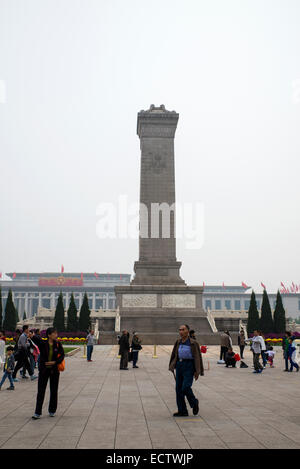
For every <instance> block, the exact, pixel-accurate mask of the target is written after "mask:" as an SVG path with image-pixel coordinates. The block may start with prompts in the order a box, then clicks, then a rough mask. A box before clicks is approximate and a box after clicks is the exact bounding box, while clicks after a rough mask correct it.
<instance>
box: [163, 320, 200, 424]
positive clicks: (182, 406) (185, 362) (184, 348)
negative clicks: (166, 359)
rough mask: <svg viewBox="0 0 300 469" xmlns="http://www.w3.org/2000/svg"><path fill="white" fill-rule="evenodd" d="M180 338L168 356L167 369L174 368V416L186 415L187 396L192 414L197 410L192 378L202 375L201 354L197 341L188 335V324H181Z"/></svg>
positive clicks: (196, 412) (197, 405)
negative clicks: (175, 408) (175, 403)
mask: <svg viewBox="0 0 300 469" xmlns="http://www.w3.org/2000/svg"><path fill="white" fill-rule="evenodd" d="M179 335H180V338H179V339H178V340H176V342H175V344H174V347H173V351H172V354H171V358H170V363H169V370H170V371H172V373H174V370H175V369H176V401H177V407H178V412H175V414H173V416H174V417H186V416H188V410H187V407H186V403H185V397H186V398H187V400H188V402H189V404H190V406H191V408H192V409H193V414H194V415H197V414H198V412H199V401H198V399H196V397H195V395H194V393H193V391H192V384H193V379H194V378H195V380H197V379H198V377H199V375H200V376H203V375H204V368H203V362H202V355H201V351H200V346H199V344H198V342H197V341H196V340H194V339H192V338H191V337H189V326H188V325H182V326H180V328H179Z"/></svg>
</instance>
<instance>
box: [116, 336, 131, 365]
mask: <svg viewBox="0 0 300 469" xmlns="http://www.w3.org/2000/svg"><path fill="white" fill-rule="evenodd" d="M119 346H120V348H119V355H121V359H120V370H128V353H129V348H130V346H129V334H128V332H127V331H126V330H124V331H123V332H122V335H121V337H120V340H119Z"/></svg>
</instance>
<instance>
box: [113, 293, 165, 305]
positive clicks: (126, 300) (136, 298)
mask: <svg viewBox="0 0 300 469" xmlns="http://www.w3.org/2000/svg"><path fill="white" fill-rule="evenodd" d="M122 306H123V307H124V308H140V307H141V308H156V306H157V297H156V294H151V293H150V294H146V293H141V294H133V293H126V294H124V295H123V296H122Z"/></svg>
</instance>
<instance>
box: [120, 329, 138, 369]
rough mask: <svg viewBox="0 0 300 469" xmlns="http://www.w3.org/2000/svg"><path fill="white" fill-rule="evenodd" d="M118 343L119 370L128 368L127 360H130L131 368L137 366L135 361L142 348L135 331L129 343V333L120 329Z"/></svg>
mask: <svg viewBox="0 0 300 469" xmlns="http://www.w3.org/2000/svg"><path fill="white" fill-rule="evenodd" d="M118 344H119V356H120V370H128V362H129V360H130V361H132V368H138V366H137V361H138V357H139V351H140V350H142V345H141V344H142V340H141V339H140V338H139V336H138V334H137V332H133V334H132V341H131V345H130V334H129V332H128V331H126V330H125V329H124V330H123V331H122V335H121V336H120V337H119V341H118ZM130 349H131V351H130ZM130 354H131V355H130Z"/></svg>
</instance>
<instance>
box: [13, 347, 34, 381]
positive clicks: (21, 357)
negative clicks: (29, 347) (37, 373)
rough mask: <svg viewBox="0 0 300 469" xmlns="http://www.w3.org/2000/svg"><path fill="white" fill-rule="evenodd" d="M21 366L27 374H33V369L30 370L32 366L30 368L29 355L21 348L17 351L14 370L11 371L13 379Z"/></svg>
mask: <svg viewBox="0 0 300 469" xmlns="http://www.w3.org/2000/svg"><path fill="white" fill-rule="evenodd" d="M21 368H24V369H25V370H27V371H28V374H29V376H32V375H33V371H32V368H31V364H30V360H29V356H28V354H27V353H26V352H25V351H23V350H19V351H18V359H17V364H16V366H15V369H14V372H13V375H12V377H13V379H15V377H16V376H17V373H18V371H19V370H20V369H21Z"/></svg>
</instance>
